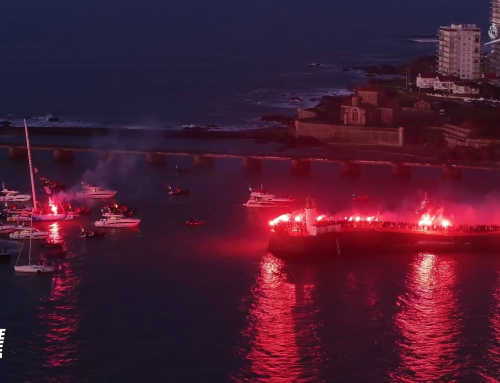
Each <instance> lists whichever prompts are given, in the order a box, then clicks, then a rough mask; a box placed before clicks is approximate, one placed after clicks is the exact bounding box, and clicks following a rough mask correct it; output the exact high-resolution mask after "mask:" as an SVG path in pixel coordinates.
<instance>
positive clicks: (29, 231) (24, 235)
mask: <svg viewBox="0 0 500 383" xmlns="http://www.w3.org/2000/svg"><path fill="white" fill-rule="evenodd" d="M48 236H49V233H47V232H46V231H40V230H38V229H35V228H34V227H25V228H23V229H22V230H15V231H14V232H12V233H10V235H9V237H10V239H46V238H47V237H48Z"/></svg>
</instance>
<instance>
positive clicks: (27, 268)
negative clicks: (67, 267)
mask: <svg viewBox="0 0 500 383" xmlns="http://www.w3.org/2000/svg"><path fill="white" fill-rule="evenodd" d="M55 269H56V268H55V267H54V266H52V264H51V263H50V262H49V263H46V262H43V261H40V262H39V263H38V264H36V265H24V266H14V271H16V272H18V273H36V274H44V273H53V272H54V271H55Z"/></svg>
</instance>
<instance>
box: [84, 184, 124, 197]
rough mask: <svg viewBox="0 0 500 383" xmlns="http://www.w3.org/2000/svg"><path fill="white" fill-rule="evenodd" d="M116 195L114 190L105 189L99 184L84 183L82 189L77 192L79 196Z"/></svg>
mask: <svg viewBox="0 0 500 383" xmlns="http://www.w3.org/2000/svg"><path fill="white" fill-rule="evenodd" d="M115 195H116V191H114V190H103V189H101V188H100V187H98V186H93V185H83V187H82V191H80V192H78V193H76V197H77V198H92V199H106V198H113V197H114V196H115Z"/></svg>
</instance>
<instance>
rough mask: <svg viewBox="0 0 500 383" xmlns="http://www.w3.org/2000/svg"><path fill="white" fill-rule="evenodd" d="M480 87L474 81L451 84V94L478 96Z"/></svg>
mask: <svg viewBox="0 0 500 383" xmlns="http://www.w3.org/2000/svg"><path fill="white" fill-rule="evenodd" d="M480 92H481V87H480V86H479V85H478V84H477V83H475V82H474V81H457V82H454V83H453V94H467V95H478V94H479V93H480Z"/></svg>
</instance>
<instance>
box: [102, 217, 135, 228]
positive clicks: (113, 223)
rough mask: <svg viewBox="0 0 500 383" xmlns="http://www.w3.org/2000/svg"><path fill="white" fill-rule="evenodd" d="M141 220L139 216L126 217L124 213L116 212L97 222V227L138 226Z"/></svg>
mask: <svg viewBox="0 0 500 383" xmlns="http://www.w3.org/2000/svg"><path fill="white" fill-rule="evenodd" d="M140 222H141V220H140V219H137V218H125V217H124V216H123V215H122V216H120V215H118V214H115V215H113V216H111V217H108V218H103V219H101V220H99V221H96V222H95V225H96V226H97V227H136V226H138V225H139V223H140Z"/></svg>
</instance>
